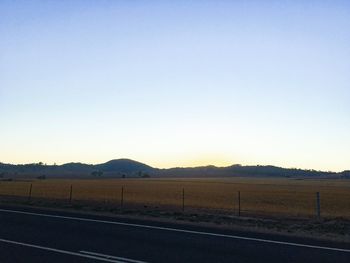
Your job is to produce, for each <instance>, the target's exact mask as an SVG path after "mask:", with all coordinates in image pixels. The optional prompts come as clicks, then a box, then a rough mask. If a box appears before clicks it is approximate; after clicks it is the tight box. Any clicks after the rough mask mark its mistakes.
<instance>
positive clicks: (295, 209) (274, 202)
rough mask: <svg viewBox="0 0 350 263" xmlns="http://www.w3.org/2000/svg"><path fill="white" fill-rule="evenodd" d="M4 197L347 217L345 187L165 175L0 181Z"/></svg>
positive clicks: (349, 198)
mask: <svg viewBox="0 0 350 263" xmlns="http://www.w3.org/2000/svg"><path fill="white" fill-rule="evenodd" d="M0 195H1V196H2V198H3V199H5V198H7V199H11V198H12V200H24V201H28V202H36V201H40V202H46V203H50V202H51V203H56V204H58V203H62V204H65V203H68V204H84V205H91V206H98V207H102V206H105V207H113V208H115V209H120V210H159V211H175V212H186V213H212V214H225V215H228V214H229V215H236V216H258V215H263V216H289V217H318V218H320V217H327V218H334V217H343V218H349V219H350V191H349V188H347V187H324V186H323V187H315V186H313V187H310V186H302V187H300V186H295V185H294V186H288V185H272V184H269V185H255V184H250V185H245V184H227V183H213V182H211V183H203V182H200V181H199V182H190V181H185V182H181V181H167V180H158V181H157V180H153V181H152V180H149V181H147V180H100V181H97V180H36V181H31V182H25V181H12V182H0Z"/></svg>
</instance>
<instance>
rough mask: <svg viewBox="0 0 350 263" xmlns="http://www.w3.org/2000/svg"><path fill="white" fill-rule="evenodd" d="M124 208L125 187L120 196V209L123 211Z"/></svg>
mask: <svg viewBox="0 0 350 263" xmlns="http://www.w3.org/2000/svg"><path fill="white" fill-rule="evenodd" d="M123 207H124V186H122V192H121V196H120V209H121V210H123Z"/></svg>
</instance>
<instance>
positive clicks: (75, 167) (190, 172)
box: [0, 159, 350, 178]
mask: <svg viewBox="0 0 350 263" xmlns="http://www.w3.org/2000/svg"><path fill="white" fill-rule="evenodd" d="M231 176H246V177H249V176H255V177H312V178H315V177H322V178H350V176H349V171H344V172H341V173H335V172H324V171H316V170H303V169H290V168H281V167H276V166H261V165H257V166H242V165H232V166H227V167H216V166H202V167H190V168H186V167H185V168H183V167H177V168H170V169H158V168H153V167H151V166H149V165H146V164H144V163H140V162H137V161H134V160H130V159H116V160H111V161H108V162H106V163H101V164H95V165H92V164H84V163H66V164H62V165H46V164H43V163H34V164H21V165H13V164H4V163H0V177H2V178H33V177H41V178H46V177H55V178H58V177H65V178H80V177H84V178H89V177H90V178H91V177H108V178H111V177H114V178H118V177H119V178H120V177H135V178H136V177H231Z"/></svg>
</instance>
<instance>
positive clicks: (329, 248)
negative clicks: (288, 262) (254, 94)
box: [0, 209, 350, 253]
mask: <svg viewBox="0 0 350 263" xmlns="http://www.w3.org/2000/svg"><path fill="white" fill-rule="evenodd" d="M0 212H5V213H15V214H24V215H33V216H41V217H48V218H58V219H68V220H76V221H84V222H94V223H103V224H111V225H120V226H129V227H139V228H147V229H155V230H165V231H172V232H180V233H187V234H196V235H204V236H214V237H225V238H231V239H241V240H248V241H255V242H261V243H270V244H278V245H286V246H294V247H304V248H313V249H321V250H330V251H337V252H345V253H350V249H344V248H335V247H324V246H314V245H307V244H299V243H293V242H284V241H277V240H269V239H261V238H253V237H244V236H236V235H225V234H216V233H211V232H201V231H194V230H186V229H179V228H170V227H160V226H150V225H141V224H133V223H122V222H116V221H107V220H97V219H89V218H82V217H73V216H59V215H49V214H42V213H32V212H24V211H16V210H8V209H0Z"/></svg>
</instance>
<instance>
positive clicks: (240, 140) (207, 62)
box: [0, 0, 350, 171]
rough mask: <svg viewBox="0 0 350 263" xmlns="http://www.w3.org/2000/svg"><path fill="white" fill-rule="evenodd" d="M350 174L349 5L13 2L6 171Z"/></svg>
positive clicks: (5, 76)
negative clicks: (68, 168)
mask: <svg viewBox="0 0 350 263" xmlns="http://www.w3.org/2000/svg"><path fill="white" fill-rule="evenodd" d="M116 158H131V159H135V160H137V161H141V162H144V163H147V164H149V165H152V166H155V167H173V166H196V165H207V164H213V165H218V166H224V165H230V164H236V163H241V164H261V165H265V164H271V165H277V166H283V167H297V168H308V169H317V170H333V171H341V170H346V169H350V2H349V1H281V0H279V1H97V0H96V1H6V0H5V1H1V2H0V162H4V163H31V162H39V161H42V162H44V163H49V164H51V163H54V162H56V163H58V164H60V163H65V162H71V161H75V162H85V163H101V162H105V161H108V160H110V159H116Z"/></svg>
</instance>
